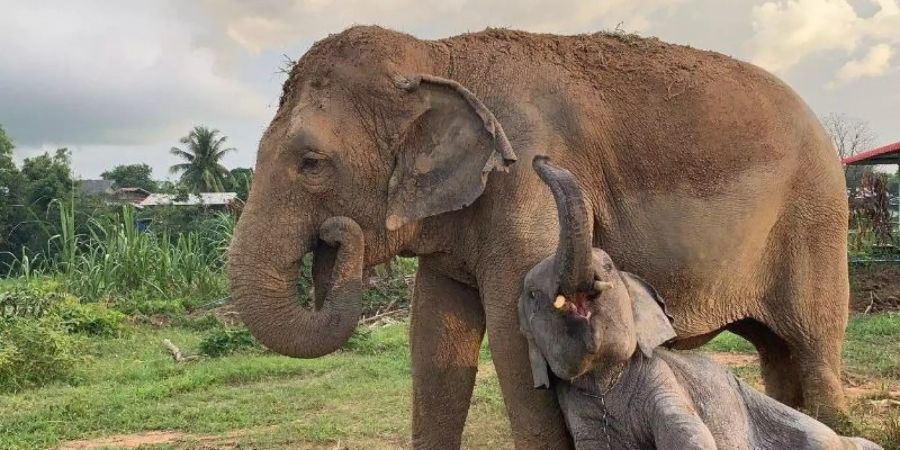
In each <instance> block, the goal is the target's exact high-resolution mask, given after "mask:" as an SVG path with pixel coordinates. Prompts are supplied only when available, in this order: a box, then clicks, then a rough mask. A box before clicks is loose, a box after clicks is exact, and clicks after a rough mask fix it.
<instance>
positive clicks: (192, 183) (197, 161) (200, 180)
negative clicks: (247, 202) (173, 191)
mask: <svg viewBox="0 0 900 450" xmlns="http://www.w3.org/2000/svg"><path fill="white" fill-rule="evenodd" d="M227 140H228V137H226V136H220V135H219V130H211V129H209V128H206V127H204V126H196V127H194V129H193V130H191V132H190V133H189V134H188V135H187V136H185V137H183V138H181V139H179V140H178V141H179V142H181V143H182V144H184V145H185V149H184V150H182V149H180V148H178V147H172V149H171V150H169V153H171V154H173V155H175V156H178V157H180V158H182V159H184V160H185V161H186V162H184V163H181V164H175V165H174V166H172V167H170V168H169V172H171V173H173V174H176V173H179V172H181V179H180V183H181V184H182V185H183V186H184V187H186V188H188V189H190V190H191V191H193V192H222V191H224V190H225V187H224V186H225V179H226V178H227V177H228V175H229V172H228V169H226V168H225V166H223V165H222V164H221V162H220V161H221V160H222V157H223V156H225V154H226V153H228V152H232V151H235V149H234V148H232V147H228V148H224V147H225V141H227Z"/></svg>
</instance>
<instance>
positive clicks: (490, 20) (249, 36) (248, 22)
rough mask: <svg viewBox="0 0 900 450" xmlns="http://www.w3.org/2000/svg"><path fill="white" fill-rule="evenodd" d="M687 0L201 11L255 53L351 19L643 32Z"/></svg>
mask: <svg viewBox="0 0 900 450" xmlns="http://www.w3.org/2000/svg"><path fill="white" fill-rule="evenodd" d="M686 1H687V0H641V1H632V0H608V1H590V2H588V1H583V0H558V1H554V2H548V1H542V0H520V1H517V2H509V1H502V0H387V1H370V0H347V1H340V2H338V1H331V0H294V1H287V2H278V3H274V2H269V1H266V0H261V1H238V0H227V1H224V2H223V1H221V0H207V1H206V2H205V3H204V5H205V8H204V9H205V10H207V11H209V13H210V14H211V15H212V16H213V17H214V18H215V19H216V20H218V21H220V22H221V24H222V25H221V27H222V28H223V29H224V30H226V35H227V36H228V37H229V38H230V39H232V40H233V41H234V42H235V43H237V44H238V45H240V46H242V47H243V48H245V49H247V50H249V51H252V52H260V51H263V50H266V49H280V48H282V47H284V46H287V45H289V44H291V43H293V42H296V41H298V40H303V41H312V40H315V39H320V38H321V37H323V36H325V35H327V34H328V33H334V32H338V31H340V30H343V29H344V28H346V27H348V26H351V25H354V24H379V25H383V26H386V27H391V28H396V29H400V30H404V31H407V32H411V33H413V34H415V35H417V36H420V37H424V38H435V37H443V36H448V35H452V34H456V33H460V32H465V31H477V30H481V29H483V28H485V27H486V26H500V27H513V28H523V29H527V30H530V31H538V32H556V33H566V34H572V33H579V32H589V31H597V30H598V29H602V28H603V27H607V28H612V27H615V26H616V24H618V23H620V22H622V23H623V26H624V27H625V28H626V29H628V30H633V31H643V30H645V29H647V28H648V27H649V26H650V25H651V20H650V19H649V17H650V15H652V13H654V12H656V11H659V10H661V9H664V8H669V7H672V6H675V5H677V4H680V3H685V2H686Z"/></svg>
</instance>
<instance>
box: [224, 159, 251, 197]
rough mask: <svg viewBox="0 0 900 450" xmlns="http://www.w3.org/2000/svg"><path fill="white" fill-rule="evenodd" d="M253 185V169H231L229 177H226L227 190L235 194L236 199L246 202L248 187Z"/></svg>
mask: <svg viewBox="0 0 900 450" xmlns="http://www.w3.org/2000/svg"><path fill="white" fill-rule="evenodd" d="M252 183H253V169H251V168H249V167H238V168H236V169H231V175H230V176H229V177H228V183H227V188H228V190H229V191H232V192H236V193H237V195H238V198H240V199H241V200H243V201H245V202H246V201H247V196H249V195H250V185H251V184H252Z"/></svg>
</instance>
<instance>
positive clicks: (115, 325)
mask: <svg viewBox="0 0 900 450" xmlns="http://www.w3.org/2000/svg"><path fill="white" fill-rule="evenodd" d="M56 308H57V310H58V314H59V316H60V317H61V318H62V319H63V323H64V324H65V327H66V329H67V330H68V332H69V333H81V334H87V335H91V336H116V335H118V334H120V333H121V332H122V330H123V329H124V324H125V319H126V317H127V316H126V315H125V314H122V313H120V312H119V311H115V310H112V309H109V308H108V307H107V306H106V305H105V304H103V303H87V304H81V303H78V302H77V301H68V302H65V303H60V304H57V305H56Z"/></svg>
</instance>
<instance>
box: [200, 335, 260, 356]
mask: <svg viewBox="0 0 900 450" xmlns="http://www.w3.org/2000/svg"><path fill="white" fill-rule="evenodd" d="M253 348H259V345H258V344H257V343H256V339H255V338H254V337H253V335H252V334H250V330H247V329H246V328H217V329H213V330H212V331H211V332H210V333H209V334H208V335H206V337H205V338H203V340H202V341H200V353H202V354H204V355H206V356H210V357H213V358H217V357H219V356H226V355H229V354H231V353H234V352H236V351H240V350H247V349H253Z"/></svg>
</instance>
